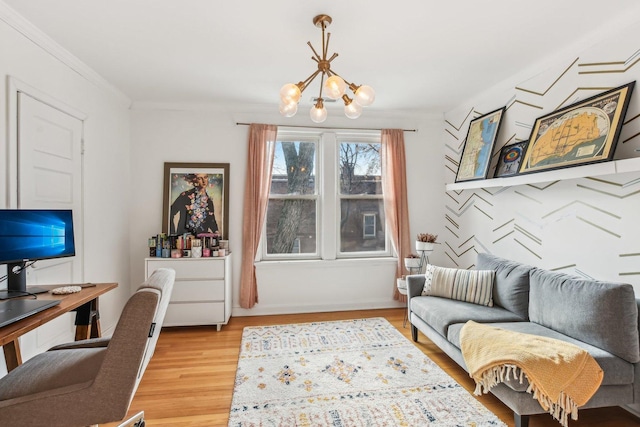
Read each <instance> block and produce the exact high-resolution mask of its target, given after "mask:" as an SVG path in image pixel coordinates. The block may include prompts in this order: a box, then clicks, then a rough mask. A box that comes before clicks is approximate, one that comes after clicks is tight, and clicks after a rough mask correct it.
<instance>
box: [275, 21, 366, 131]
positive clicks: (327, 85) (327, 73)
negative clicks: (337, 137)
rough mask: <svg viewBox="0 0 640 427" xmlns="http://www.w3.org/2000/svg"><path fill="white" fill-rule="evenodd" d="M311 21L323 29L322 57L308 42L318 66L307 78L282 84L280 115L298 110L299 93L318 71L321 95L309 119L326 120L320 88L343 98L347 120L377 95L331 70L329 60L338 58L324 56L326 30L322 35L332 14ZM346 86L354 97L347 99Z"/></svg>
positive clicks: (335, 55)
mask: <svg viewBox="0 0 640 427" xmlns="http://www.w3.org/2000/svg"><path fill="white" fill-rule="evenodd" d="M313 23H314V25H315V26H316V27H320V28H321V29H322V56H320V55H318V52H317V51H316V50H315V49H314V48H313V46H312V45H311V42H307V44H308V45H309V47H310V48H311V50H312V51H313V56H312V57H311V59H313V60H314V61H315V62H316V63H317V64H318V69H317V70H316V71H315V72H314V73H313V74H311V75H310V76H309V77H307V79H306V80H303V81H301V82H298V83H295V84H294V83H288V84H286V85H284V86H282V88H281V89H280V114H282V115H283V116H285V117H293V116H294V115H295V114H296V113H297V112H298V101H300V97H301V96H302V92H304V90H305V89H306V88H307V87H308V86H309V84H310V83H311V82H312V81H313V80H314V79H315V78H316V77H317V76H318V75H319V74H320V75H321V77H320V95H319V96H318V98H317V99H316V102H315V105H314V106H313V107H312V108H311V112H310V115H311V120H313V121H314V122H315V123H322V122H324V121H325V120H326V119H327V109H326V108H325V106H324V101H325V99H324V98H323V96H322V94H323V91H324V94H325V96H326V97H327V98H331V99H338V98H342V101H343V102H344V114H345V115H346V116H347V117H349V118H350V119H357V118H358V117H360V114H362V107H366V106H368V105H371V104H372V103H373V101H374V99H375V97H376V94H375V92H374V90H373V88H372V87H371V86H367V85H361V86H356V85H355V84H353V83H349V82H347V81H345V80H344V79H343V78H342V77H340V76H339V75H338V73H336V72H335V71H333V70H332V69H331V61H333V60H334V59H336V58H337V57H338V54H337V53H334V54H333V55H331V57H330V58H329V59H327V50H328V49H329V39H330V38H331V33H327V34H326V38H325V29H326V28H327V27H328V26H329V24H331V17H330V16H329V15H318V16H316V17H315V18H313ZM347 88H348V89H350V90H351V91H352V92H353V98H349V96H347V94H346V93H345V92H346V90H347Z"/></svg>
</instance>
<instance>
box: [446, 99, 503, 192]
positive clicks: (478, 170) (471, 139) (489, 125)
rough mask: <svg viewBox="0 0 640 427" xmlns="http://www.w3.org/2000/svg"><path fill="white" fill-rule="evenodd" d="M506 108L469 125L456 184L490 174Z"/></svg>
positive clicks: (483, 177) (472, 121) (482, 177)
mask: <svg viewBox="0 0 640 427" xmlns="http://www.w3.org/2000/svg"><path fill="white" fill-rule="evenodd" d="M504 111H505V107H502V108H500V109H498V110H495V111H492V112H490V113H487V114H485V115H482V116H480V117H478V118H476V119H473V120H471V122H470V123H469V130H468V132H467V138H466V140H465V144H464V148H463V150H462V156H461V157H460V165H459V166H458V173H457V174H456V182H463V181H473V180H477V179H485V178H486V177H487V175H488V173H489V164H490V163H491V155H492V152H493V144H494V143H495V141H496V138H497V136H498V132H499V131H500V123H501V122H502V116H503V115H504Z"/></svg>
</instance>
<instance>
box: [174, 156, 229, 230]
mask: <svg viewBox="0 0 640 427" xmlns="http://www.w3.org/2000/svg"><path fill="white" fill-rule="evenodd" d="M228 212H229V164H228V163H165V164H164V196H163V214H162V231H163V232H164V233H167V234H169V235H172V234H184V233H190V234H193V235H198V234H212V233H217V234H218V235H219V236H221V238H222V239H228V229H229V226H228V224H229V215H228Z"/></svg>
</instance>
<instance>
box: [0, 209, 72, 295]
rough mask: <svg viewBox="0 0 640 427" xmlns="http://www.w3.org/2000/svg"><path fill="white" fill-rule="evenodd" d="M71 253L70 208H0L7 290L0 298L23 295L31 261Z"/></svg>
mask: <svg viewBox="0 0 640 427" xmlns="http://www.w3.org/2000/svg"><path fill="white" fill-rule="evenodd" d="M75 254H76V251H75V242H74V237H73V214H72V211H71V210H69V209H66V210H65V209H62V210H53V209H0V264H6V265H7V290H6V291H0V299H7V298H12V297H14V296H23V295H26V294H27V282H26V268H27V267H28V265H30V264H31V263H32V262H34V261H38V260H43V259H51V258H61V257H70V256H74V255H75ZM46 291H47V290H46V289H42V288H38V289H35V288H29V291H28V293H38V292H46Z"/></svg>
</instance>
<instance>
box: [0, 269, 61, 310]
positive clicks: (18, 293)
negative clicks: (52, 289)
mask: <svg viewBox="0 0 640 427" xmlns="http://www.w3.org/2000/svg"><path fill="white" fill-rule="evenodd" d="M26 264H27V262H26V261H19V262H13V263H9V264H7V289H6V290H1V291H0V300H4V299H10V298H18V297H24V296H28V295H33V294H42V293H45V292H49V289H46V288H39V287H36V286H29V287H28V288H27V265H26Z"/></svg>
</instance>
